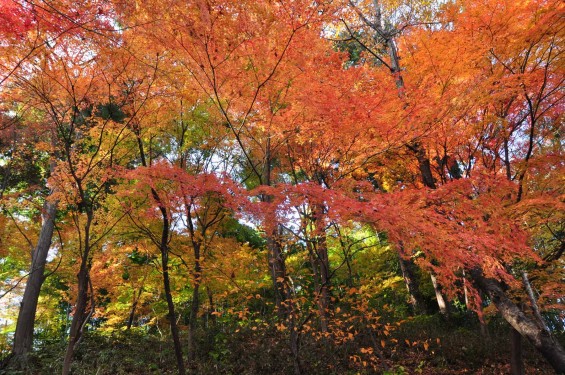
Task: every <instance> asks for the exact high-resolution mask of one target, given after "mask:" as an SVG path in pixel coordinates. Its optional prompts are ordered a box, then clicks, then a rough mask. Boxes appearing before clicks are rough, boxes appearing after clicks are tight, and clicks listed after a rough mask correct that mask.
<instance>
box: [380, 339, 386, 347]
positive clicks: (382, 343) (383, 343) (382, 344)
mask: <svg viewBox="0 0 565 375" xmlns="http://www.w3.org/2000/svg"><path fill="white" fill-rule="evenodd" d="M385 345H386V343H385V340H381V346H382V347H383V348H384V347H385Z"/></svg>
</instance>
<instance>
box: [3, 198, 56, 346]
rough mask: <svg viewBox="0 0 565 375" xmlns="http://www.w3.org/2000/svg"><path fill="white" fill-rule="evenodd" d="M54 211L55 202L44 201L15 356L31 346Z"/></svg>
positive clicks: (17, 324) (22, 308)
mask: <svg viewBox="0 0 565 375" xmlns="http://www.w3.org/2000/svg"><path fill="white" fill-rule="evenodd" d="M56 213H57V204H56V203H52V202H49V201H46V202H45V204H44V205H43V215H42V216H43V223H42V226H41V232H40V233H39V240H38V241H37V246H36V247H35V250H34V251H33V254H32V261H31V268H30V273H29V276H28V279H27V282H26V287H25V290H24V296H23V298H22V302H21V303H20V311H19V313H18V322H17V323H16V332H15V333H14V347H13V353H14V355H16V356H23V357H25V356H26V355H27V353H29V351H30V350H31V348H32V346H33V327H34V323H35V313H36V311H37V302H38V300H39V294H40V291H41V285H42V284H43V281H44V280H45V278H44V276H43V273H44V271H45V264H46V263H47V255H48V253H49V248H50V247H51V241H52V238H53V231H54V228H55V215H56Z"/></svg>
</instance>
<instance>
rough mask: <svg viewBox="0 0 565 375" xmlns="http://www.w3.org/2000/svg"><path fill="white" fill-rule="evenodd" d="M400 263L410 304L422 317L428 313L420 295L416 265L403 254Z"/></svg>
mask: <svg viewBox="0 0 565 375" xmlns="http://www.w3.org/2000/svg"><path fill="white" fill-rule="evenodd" d="M401 246H402V245H401ZM402 251H403V249H400V252H402ZM398 262H399V263H400V270H401V271H402V277H403V278H404V283H405V284H406V289H407V290H408V297H409V302H410V305H412V309H413V311H414V314H415V315H420V314H424V313H426V304H425V302H424V298H423V297H422V294H421V293H420V288H419V282H418V276H417V274H416V269H417V267H416V265H415V264H414V262H413V261H412V260H410V259H404V257H402V255H401V253H399V254H398Z"/></svg>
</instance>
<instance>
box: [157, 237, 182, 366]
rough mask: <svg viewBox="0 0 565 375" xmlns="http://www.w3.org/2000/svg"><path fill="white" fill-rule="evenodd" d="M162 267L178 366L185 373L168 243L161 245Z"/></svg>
mask: <svg viewBox="0 0 565 375" xmlns="http://www.w3.org/2000/svg"><path fill="white" fill-rule="evenodd" d="M161 267H162V269H163V287H164V289H165V298H166V300H167V307H168V309H169V325H170V326H171V336H173V345H174V348H175V356H176V358H177V367H178V370H179V375H184V374H185V373H186V370H185V369H184V360H183V358H182V347H181V344H180V338H179V330H178V327H177V321H176V316H175V304H174V302H173V297H172V294H171V283H170V281H169V253H168V249H167V246H166V245H165V246H162V247H161Z"/></svg>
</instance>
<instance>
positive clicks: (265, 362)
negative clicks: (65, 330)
mask: <svg viewBox="0 0 565 375" xmlns="http://www.w3.org/2000/svg"><path fill="white" fill-rule="evenodd" d="M487 331H488V332H487V333H486V335H485V334H484V333H483V334H481V333H480V329H479V326H478V324H477V323H476V320H474V319H472V317H470V316H468V315H459V316H453V317H451V318H450V320H445V318H443V317H441V316H439V315H434V316H426V317H418V318H415V319H412V320H408V321H406V322H404V323H402V324H401V325H400V326H399V327H398V329H396V330H395V331H394V332H392V333H391V338H390V340H391V341H392V342H396V345H391V346H388V345H385V347H384V348H382V347H379V348H378V350H379V351H380V353H379V355H378V356H375V355H372V354H374V353H373V352H372V351H373V350H376V348H375V347H374V346H372V344H371V342H370V341H371V339H370V337H364V336H363V335H358V336H357V337H356V338H355V340H354V341H350V342H347V343H345V344H342V345H335V344H332V343H330V342H329V341H328V342H324V341H323V340H321V341H320V340H314V339H312V338H311V337H309V336H306V335H305V336H304V337H303V338H302V340H301V347H300V364H301V367H302V372H303V373H304V374H336V375H337V374H352V375H353V374H388V375H392V374H395V375H396V374H398V375H401V374H430V375H431V374H445V375H447V374H508V373H509V371H510V365H509V359H510V341H509V337H510V334H509V328H508V326H507V325H506V324H505V323H503V322H502V321H501V320H498V319H493V320H492V321H491V322H489V324H488V326H487ZM200 333H201V334H200V336H199V337H198V339H199V342H200V346H199V352H198V353H197V356H196V360H195V361H194V362H192V363H190V364H189V368H190V369H191V372H192V373H195V374H203V375H206V374H247V375H253V374H258V375H260V374H271V375H279V374H280V375H286V374H289V373H292V371H293V362H292V353H291V351H290V349H289V345H288V337H286V335H284V334H283V333H281V332H279V331H277V330H275V329H264V330H257V329H251V328H249V329H247V328H246V329H240V330H239V332H226V331H225V330H221V329H218V330H208V331H207V333H206V334H204V332H200ZM564 339H565V337H561V341H564ZM65 344H66V342H64V341H46V342H44V343H43V344H42V345H41V347H39V348H37V350H35V351H34V352H33V354H32V355H30V357H29V358H28V361H27V363H21V362H20V363H15V362H13V361H12V362H11V363H10V364H9V366H8V367H6V368H4V369H3V370H1V371H0V374H2V375H8V374H10V375H24V374H25V375H32V374H33V375H36V374H37V375H42V374H46V375H50V374H54V373H59V372H60V371H61V360H60V358H62V356H63V355H64V350H65ZM172 348H173V346H172V344H171V342H170V338H169V337H168V336H166V335H159V334H153V333H147V332H140V331H136V330H132V331H129V332H124V331H115V332H112V333H107V332H106V333H101V332H90V333H89V334H88V335H87V336H86V337H85V338H84V341H83V342H82V343H81V344H80V346H79V348H78V351H77V354H76V360H75V362H74V363H73V370H72V373H73V374H76V375H79V374H80V375H82V374H84V375H86V374H97V375H119V374H138V375H144V374H147V375H149V374H175V373H176V372H177V369H176V365H175V355H174V351H173V349H172ZM364 348H365V349H364ZM523 350H524V352H523V354H524V364H525V369H526V374H550V373H553V370H552V369H551V368H550V367H549V366H548V364H547V363H546V362H545V361H544V359H543V358H542V357H541V356H540V355H539V354H538V353H537V352H536V351H535V349H534V348H533V347H532V346H531V345H529V343H524V348H523ZM369 352H371V353H369ZM358 353H367V356H366V357H363V354H361V355H358ZM370 358H377V360H374V359H373V360H371V359H370Z"/></svg>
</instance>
